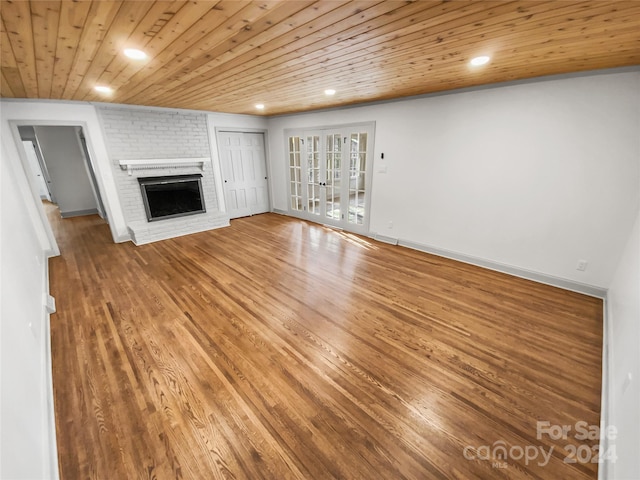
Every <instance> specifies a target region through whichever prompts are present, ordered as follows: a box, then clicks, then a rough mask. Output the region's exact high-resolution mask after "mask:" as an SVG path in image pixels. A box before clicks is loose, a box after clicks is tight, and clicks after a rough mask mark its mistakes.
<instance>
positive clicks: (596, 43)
mask: <svg viewBox="0 0 640 480" xmlns="http://www.w3.org/2000/svg"><path fill="white" fill-rule="evenodd" d="M1 17H2V37H1V38H0V42H1V48H2V50H1V55H2V59H1V66H2V75H1V82H2V83H1V84H0V96H2V97H4V98H12V97H15V98H41V99H66V100H83V101H98V102H115V103H127V104H137V105H149V106H162V107H172V108H188V109H199V110H210V111H220V112H230V113H262V114H266V115H273V114H283V113H292V112H299V111H306V110H312V109H318V108H325V107H334V106H339V105H348V104H355V103H360V102H369V101H376V100H384V99H390V98H397V97H404V96H410V95H418V94H425V93H431V92H437V91H443V90H451V89H456V88H463V87H470V86H475V85H483V84H489V83H495V82H503V81H509V80H517V79H525V78H531V77H537V76H541V75H551V74H561V73H569V72H579V71H586V70H593V69H601V68H611V67H621V66H630V65H638V64H640V1H638V0H630V1H624V0H621V1H611V0H607V1H582V2H574V1H570V0H567V1H557V0H556V1H514V2H507V1H462V0H458V1H449V2H442V1H430V0H420V1H415V2H408V1H395V0H388V1H379V0H352V1H337V0H319V1H312V0H308V1H301V0H300V1H299V0H277V1H276V0H262V1H239V0H221V1H213V0H211V1H194V2H185V1H68V0H63V1H20V0H18V1H8V0H2V1H1ZM125 48H136V49H140V50H143V51H144V52H145V53H146V54H147V55H148V56H149V57H148V59H146V60H138V61H134V60H130V59H128V58H127V57H125V56H124V55H123V50H124V49H125ZM478 55H488V56H490V57H491V61H490V62H489V63H488V64H487V65H484V66H481V67H475V68H472V67H470V66H469V60H470V59H471V58H473V57H475V56H478ZM96 85H105V86H109V87H111V88H112V89H113V92H112V93H111V94H110V95H105V94H100V93H98V92H96V91H95V90H94V87H95V86H96ZM325 89H335V90H336V94H335V95H333V96H332V97H328V96H326V95H325V93H324V91H325ZM257 103H263V104H265V106H266V108H265V109H264V110H263V111H262V112H258V111H256V109H255V104H257Z"/></svg>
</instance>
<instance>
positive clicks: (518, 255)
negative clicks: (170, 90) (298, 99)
mask: <svg viewBox="0 0 640 480" xmlns="http://www.w3.org/2000/svg"><path fill="white" fill-rule="evenodd" d="M367 121H375V122H376V133H375V151H374V168H373V171H374V173H373V182H372V197H371V199H372V200H371V220H370V231H371V233H372V234H375V233H377V234H379V235H384V236H386V237H392V238H397V239H400V240H402V241H405V242H407V243H409V242H410V243H413V244H418V245H424V246H426V247H429V248H431V249H436V250H445V251H449V252H453V253H456V254H459V255H462V256H468V257H473V258H477V259H480V260H485V261H488V262H492V263H496V264H501V265H505V266H509V267H514V268H517V269H520V270H525V271H530V272H535V273H539V274H542V275H546V276H551V277H556V278H560V279H564V280H568V281H571V282H576V283H580V284H585V285H589V286H594V287H598V288H599V289H606V288H607V287H608V285H609V283H610V282H611V279H612V277H613V274H614V269H615V267H616V265H617V261H618V257H619V255H620V252H621V250H622V248H623V245H624V243H625V241H626V239H627V238H628V235H629V232H630V229H631V225H632V224H633V219H634V215H635V211H636V208H637V205H638V202H639V199H640V191H639V188H638V178H639V176H640V162H639V161H638V159H639V158H640V142H639V141H638V132H639V131H640V72H638V71H631V72H624V73H620V72H617V73H612V72H605V73H603V72H599V73H597V74H592V75H583V76H574V77H569V78H560V79H559V78H556V79H541V80H538V81H531V82H523V83H518V84H512V85H502V86H493V87H488V88H482V89H475V90H467V91H461V92H450V93H446V94H442V95H433V96H427V97H422V98H415V99H408V100H398V101H394V102H388V103H381V104H376V105H368V106H362V107H352V108H341V109H335V110H327V111H321V112H310V113H306V114H298V115H290V116H281V117H273V118H271V119H269V140H270V142H269V146H270V158H271V169H272V177H271V178H272V183H273V190H274V192H275V196H274V207H275V208H276V209H279V210H284V211H288V201H287V200H288V199H287V192H288V178H287V175H288V171H287V155H286V152H285V151H284V149H285V139H284V130H285V129H287V128H305V127H310V128H311V127H318V126H330V125H339V124H348V123H360V122H367ZM383 153H384V159H382V158H381V155H382V154H383ZM381 167H383V168H381ZM390 222H392V225H393V226H392V227H391V228H389V225H390ZM578 260H586V261H587V262H588V267H587V269H586V271H578V270H577V269H576V266H577V262H578Z"/></svg>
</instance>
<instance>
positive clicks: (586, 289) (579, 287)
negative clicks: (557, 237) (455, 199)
mask: <svg viewBox="0 0 640 480" xmlns="http://www.w3.org/2000/svg"><path fill="white" fill-rule="evenodd" d="M373 238H376V237H375V236H374V237H373ZM398 245H400V246H401V247H407V248H411V249H413V250H419V251H421V252H425V253H430V254H432V255H437V256H439V257H445V258H450V259H452V260H457V261H459V262H463V263H468V264H471V265H476V266H478V267H483V268H487V269H489V270H495V271H496V272H501V273H506V274H509V275H513V276H514V277H519V278H524V279H526V280H532V281H534V282H538V283H543V284H545V285H551V286H553V287H558V288H563V289H565V290H570V291H572V292H577V293H582V294H584V295H589V296H590V297H596V298H602V299H604V298H606V296H607V290H606V289H605V288H602V287H598V286H595V285H588V284H585V283H580V282H574V281H573V280H567V279H564V278H559V277H554V276H553V275H547V274H544V273H539V272H533V271H530V270H526V269H524V268H520V267H515V266H512V265H505V264H503V263H499V262H494V261H491V260H485V259H483V258H478V257H473V256H471V255H465V254H463V253H458V252H452V251H449V250H444V249H442V248H437V247H431V246H428V245H422V244H420V243H416V242H411V241H409V240H402V239H398Z"/></svg>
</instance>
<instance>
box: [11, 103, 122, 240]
mask: <svg viewBox="0 0 640 480" xmlns="http://www.w3.org/2000/svg"><path fill="white" fill-rule="evenodd" d="M0 118H1V123H0V134H1V135H2V141H3V142H5V143H6V145H7V150H8V152H9V153H10V154H14V153H15V154H16V155H17V154H18V150H17V146H16V144H15V140H16V139H15V138H14V130H13V128H12V123H11V122H16V123H17V124H20V125H78V126H81V127H82V128H83V131H84V134H85V136H86V139H87V146H88V147H89V152H90V154H91V159H92V161H93V162H94V163H93V166H94V170H95V173H96V179H97V181H98V187H99V189H100V192H101V196H102V200H103V202H104V206H105V209H106V211H107V212H106V213H107V218H108V221H109V226H110V227H111V233H112V235H113V239H114V240H115V241H124V240H127V239H128V238H129V234H128V232H127V228H126V224H125V221H124V216H123V214H122V208H121V206H120V200H119V198H118V192H117V190H116V184H115V181H114V179H113V172H112V170H111V165H110V164H109V157H108V155H107V148H106V145H105V142H104V138H103V134H102V130H101V127H100V122H99V120H98V116H97V114H96V111H95V108H94V106H93V105H91V104H87V103H79V102H76V103H73V102H47V101H11V100H2V101H0ZM20 147H21V145H20Z"/></svg>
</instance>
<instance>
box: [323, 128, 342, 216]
mask: <svg viewBox="0 0 640 480" xmlns="http://www.w3.org/2000/svg"><path fill="white" fill-rule="evenodd" d="M325 139H326V152H325V154H326V162H327V163H326V166H325V167H326V179H327V180H326V187H325V217H326V218H328V219H333V220H340V219H341V214H342V211H341V209H340V197H341V191H340V189H341V188H342V182H341V179H342V171H341V169H342V135H341V134H339V133H330V134H328V135H326V137H325Z"/></svg>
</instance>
